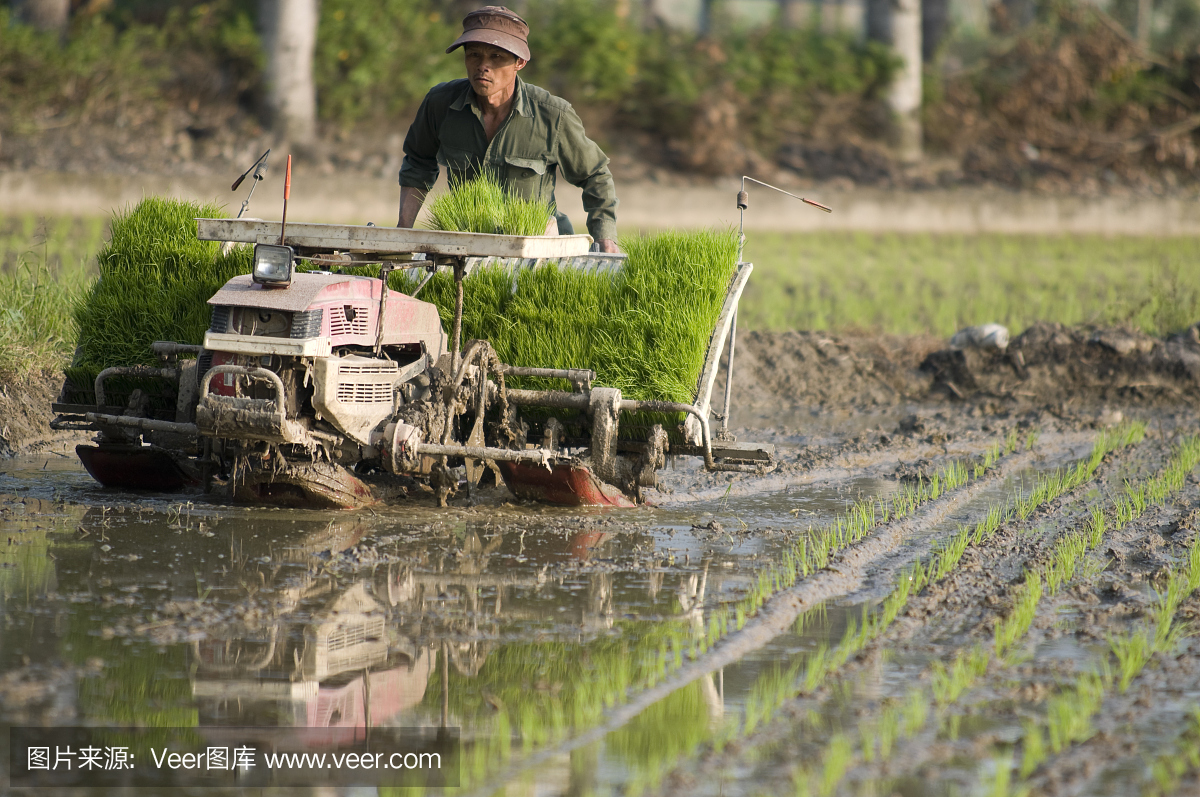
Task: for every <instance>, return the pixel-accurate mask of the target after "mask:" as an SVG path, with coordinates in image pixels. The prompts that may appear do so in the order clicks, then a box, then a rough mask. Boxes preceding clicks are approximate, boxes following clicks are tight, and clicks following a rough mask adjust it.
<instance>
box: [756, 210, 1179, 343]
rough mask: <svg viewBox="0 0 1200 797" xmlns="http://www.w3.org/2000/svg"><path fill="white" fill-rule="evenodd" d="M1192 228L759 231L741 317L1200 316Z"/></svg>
mask: <svg viewBox="0 0 1200 797" xmlns="http://www.w3.org/2000/svg"><path fill="white" fill-rule="evenodd" d="M1196 254H1197V243H1196V239H1195V237H1193V236H1180V237H1167V236H1110V235H1010V234H1004V233H986V234H921V233H918V234H904V233H888V234H874V233H865V232H832V231H831V232H803V233H770V232H757V231H756V232H755V233H754V235H752V236H750V238H749V240H747V242H746V259H747V260H750V261H752V262H753V263H754V265H755V272H754V279H753V280H751V281H750V284H749V286H747V289H746V303H745V305H744V310H743V312H742V313H741V314H740V315H739V318H738V322H739V325H743V326H745V328H747V329H758V330H762V331H770V330H778V331H785V330H792V329H814V330H817V329H826V330H870V331H878V332H883V333H887V334H899V335H913V334H917V335H920V334H934V335H940V336H949V335H953V334H954V333H955V332H956V331H957V330H959V329H962V328H963V327H964V326H967V325H970V324H982V323H986V322H990V321H995V322H997V323H1001V324H1004V325H1006V326H1007V327H1008V328H1009V329H1010V330H1011V331H1012V332H1013V333H1014V334H1015V333H1017V332H1020V331H1021V330H1023V329H1025V328H1027V327H1028V326H1030V325H1032V324H1035V323H1038V322H1045V323H1056V322H1057V323H1061V324H1064V325H1067V326H1071V325H1074V324H1097V325H1114V324H1121V325H1129V326H1133V327H1135V328H1138V329H1141V330H1143V331H1144V332H1147V333H1149V334H1152V335H1165V334H1168V333H1171V332H1176V331H1179V330H1181V329H1184V328H1186V327H1187V326H1188V325H1189V324H1191V323H1193V322H1194V321H1195V320H1196V319H1197V318H1200V290H1197V288H1196V286H1197V285H1200V258H1197V257H1196Z"/></svg>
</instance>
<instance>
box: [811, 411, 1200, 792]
mask: <svg viewBox="0 0 1200 797" xmlns="http://www.w3.org/2000/svg"><path fill="white" fill-rule="evenodd" d="M1129 431H1130V432H1131V435H1130V436H1131V437H1140V436H1141V433H1142V432H1144V427H1143V428H1142V429H1141V430H1137V429H1131V430H1129ZM1197 451H1200V449H1197V441H1196V440H1194V439H1193V440H1191V441H1188V442H1187V443H1185V445H1184V447H1183V449H1182V450H1181V452H1180V454H1179V455H1177V457H1176V458H1175V459H1174V460H1173V461H1172V462H1171V463H1170V464H1169V465H1168V466H1167V467H1166V468H1164V470H1163V471H1161V472H1160V473H1159V474H1158V475H1156V476H1155V477H1154V478H1152V479H1150V480H1148V481H1145V482H1142V483H1141V484H1139V485H1138V486H1137V487H1136V488H1135V487H1133V486H1132V485H1130V486H1127V489H1126V491H1125V493H1124V494H1123V495H1122V496H1120V497H1118V498H1117V499H1116V500H1115V501H1114V503H1113V506H1112V509H1111V514H1112V515H1113V517H1114V522H1113V525H1112V527H1111V528H1113V529H1114V530H1119V529H1120V528H1122V527H1123V526H1124V525H1125V524H1126V523H1128V522H1129V521H1130V520H1132V519H1133V518H1132V517H1131V516H1130V507H1131V506H1136V505H1137V502H1138V499H1137V498H1136V497H1137V496H1153V498H1152V499H1151V503H1162V502H1163V501H1164V500H1165V498H1166V495H1167V494H1168V493H1169V492H1173V491H1174V490H1177V489H1178V488H1179V486H1181V485H1182V479H1183V477H1184V476H1185V475H1186V473H1188V472H1190V470H1183V469H1184V468H1186V467H1187V466H1188V464H1189V463H1192V464H1193V465H1194V464H1195V463H1196V462H1198V461H1200V456H1198V455H1197V453H1196V452H1197ZM1060 483H1061V477H1060V476H1050V477H1047V478H1044V479H1043V480H1041V482H1040V483H1039V484H1038V485H1035V487H1034V489H1033V490H1032V491H1031V493H1030V495H1046V494H1048V493H1051V492H1054V491H1055V490H1054V486H1055V485H1057V484H1060ZM1076 486H1078V485H1076ZM1063 492H1065V491H1063ZM1060 494H1061V492H1060ZM1048 500H1052V499H1045V500H1042V501H1040V502H1039V504H1040V503H1045V502H1046V501H1048ZM1145 508H1146V507H1145V505H1142V508H1141V510H1136V509H1135V510H1134V511H1135V512H1136V513H1137V514H1139V515H1140V514H1141V512H1142V511H1144V510H1145ZM1015 514H1016V513H1015V512H1014V511H1013V510H1011V509H1008V510H1004V509H1001V508H1000V507H993V508H992V509H991V510H989V511H988V513H987V516H986V517H985V518H984V519H983V520H982V521H980V523H979V524H978V525H977V526H976V527H975V530H973V531H972V533H971V535H970V536H971V539H972V544H978V543H979V542H980V541H983V540H986V539H987V538H988V537H990V536H991V534H992V533H993V532H994V531H995V529H996V528H997V527H998V526H999V523H997V522H996V520H995V518H997V517H1003V521H1002V522H1009V521H1010V520H1012V519H1013V517H1014V516H1015ZM1028 514H1029V513H1026V516H1028ZM1105 529H1106V521H1105V512H1104V510H1103V508H1101V507H1097V508H1096V509H1095V510H1093V512H1092V514H1091V517H1090V518H1089V521H1088V522H1087V525H1086V528H1085V530H1084V531H1073V532H1069V533H1067V534H1065V535H1064V536H1063V537H1061V538H1060V539H1059V540H1058V541H1057V542H1056V544H1055V546H1054V548H1053V549H1052V552H1051V554H1050V557H1049V559H1048V561H1047V563H1046V564H1045V565H1044V566H1043V567H1042V568H1039V569H1036V570H1033V571H1030V572H1028V573H1027V574H1026V578H1025V581H1024V582H1023V583H1022V584H1021V585H1019V586H1018V587H1017V588H1016V590H1015V593H1016V594H1015V596H1014V598H1013V609H1012V611H1011V612H1010V613H1009V614H1008V615H1007V616H1006V617H1004V618H1002V619H1001V620H1000V621H999V622H997V624H996V626H995V630H994V640H993V650H992V651H991V652H989V651H987V650H985V649H983V648H979V647H975V648H972V649H971V650H968V651H959V653H958V654H957V655H956V656H955V657H954V660H953V661H952V662H951V663H950V664H948V665H947V664H943V663H942V662H934V663H933V664H932V665H931V667H930V669H929V676H930V682H931V687H930V692H931V695H932V699H933V702H934V703H935V704H936V705H938V706H939V707H941V708H945V707H947V706H949V705H951V704H953V703H955V702H957V701H958V700H959V698H960V697H961V696H962V695H963V694H964V693H965V692H966V691H968V690H969V689H970V688H972V687H973V686H974V685H975V684H976V683H977V682H978V681H979V679H981V678H982V677H983V675H984V674H985V673H986V672H987V670H988V667H989V665H990V664H991V662H992V661H993V660H995V661H997V662H1000V663H1001V664H1002V665H1003V664H1006V663H1008V662H1010V661H1012V660H1013V654H1014V651H1015V650H1016V648H1017V646H1018V645H1019V643H1020V642H1021V641H1022V640H1023V639H1024V638H1025V636H1026V634H1027V633H1028V631H1029V629H1030V627H1031V626H1032V623H1033V619H1034V616H1035V614H1036V611H1037V607H1038V603H1039V601H1040V599H1041V597H1042V595H1043V584H1044V583H1045V584H1055V585H1059V586H1060V585H1062V584H1064V583H1066V582H1067V581H1069V580H1070V579H1071V578H1072V576H1073V574H1074V573H1075V572H1076V571H1077V570H1078V568H1079V565H1080V561H1081V560H1082V557H1083V556H1084V555H1086V553H1087V552H1088V551H1089V550H1093V549H1095V548H1096V547H1097V546H1098V545H1099V544H1100V542H1101V540H1102V538H1103V535H1104V532H1105ZM965 536H967V535H965V534H960V535H959V536H958V539H962V538H964V537H965ZM944 550H957V546H948V547H947V548H946V549H944ZM956 560H957V558H956ZM1193 560H1195V561H1196V564H1195V565H1192V564H1191V562H1192V561H1193ZM1189 568H1195V569H1196V575H1195V576H1191V575H1189V578H1200V547H1193V550H1192V552H1190V553H1189ZM948 569H952V568H948ZM1191 572H1192V571H1191V570H1190V569H1189V574H1190V573H1191ZM1056 574H1057V575H1056ZM1186 583H1190V582H1187V581H1186V580H1184V579H1183V578H1182V577H1173V578H1172V580H1171V581H1170V585H1171V586H1169V587H1168V592H1167V593H1166V594H1165V595H1164V598H1163V601H1162V602H1161V603H1160V606H1159V609H1158V613H1157V615H1156V616H1157V617H1158V618H1165V617H1167V616H1168V614H1169V615H1170V616H1173V615H1174V609H1175V608H1176V607H1178V604H1179V602H1180V601H1181V600H1182V598H1181V597H1180V595H1181V594H1182V589H1183V586H1184V585H1185V584H1186ZM1193 589H1194V587H1193ZM1054 591H1057V586H1055V587H1054V589H1053V590H1052V591H1051V594H1053V592H1054ZM1156 622H1157V626H1156V629H1157V631H1156V633H1157V635H1156V636H1155V637H1154V640H1157V639H1159V638H1160V637H1161V638H1162V639H1163V642H1162V643H1161V644H1169V639H1170V637H1171V631H1170V621H1169V619H1166V620H1165V621H1164V620H1163V619H1158V620H1157V621H1156ZM1154 640H1151V639H1149V637H1144V635H1143V634H1142V633H1140V632H1139V633H1135V634H1134V635H1133V637H1132V642H1131V641H1130V640H1128V639H1122V640H1116V639H1113V640H1111V642H1112V643H1113V644H1114V651H1116V650H1118V649H1122V650H1125V649H1132V651H1134V652H1133V654H1132V655H1130V654H1119V655H1118V659H1122V660H1124V659H1132V658H1133V657H1136V656H1138V655H1145V652H1147V651H1153V650H1154V649H1155V645H1156V644H1158V643H1156V642H1155V641H1154ZM1139 643H1143V644H1139ZM1147 658H1148V656H1147ZM1140 663H1141V665H1142V666H1144V663H1145V661H1144V660H1140ZM1132 672H1133V670H1132V669H1125V668H1123V678H1125V677H1126V676H1125V673H1132ZM1127 677H1129V678H1131V677H1132V675H1128V676H1127ZM1122 683H1124V684H1125V685H1126V686H1127V684H1128V681H1127V680H1123V681H1122ZM1102 684H1103V681H1102V680H1100V679H1098V678H1097V677H1091V676H1088V677H1085V678H1083V679H1081V682H1080V684H1079V686H1078V692H1077V694H1075V695H1073V696H1072V699H1064V700H1059V701H1058V702H1057V703H1056V702H1055V701H1052V706H1051V709H1050V711H1049V712H1048V732H1047V733H1048V736H1049V738H1050V746H1051V749H1052V750H1053V751H1055V752H1058V751H1059V750H1061V749H1062V747H1063V745H1064V744H1065V743H1067V740H1071V739H1074V738H1075V737H1076V736H1077V735H1078V734H1080V733H1081V732H1083V730H1084V729H1085V728H1086V727H1087V726H1086V717H1084V716H1083V713H1084V712H1086V711H1089V710H1090V711H1092V712H1094V711H1095V710H1096V709H1098V707H1099V703H1098V699H1099V698H1098V697H1097V694H1098V693H1097V687H1098V686H1099V685H1102ZM1122 691H1123V688H1122ZM1099 694H1100V696H1102V691H1101V692H1100V693H1099ZM924 695H925V693H924V689H923V688H920V687H917V688H914V689H913V690H911V691H910V692H909V693H908V695H907V696H906V697H905V698H903V699H902V700H901V701H900V702H901V704H903V705H905V706H908V705H910V704H912V703H914V702H916V701H919V700H924V699H926V698H925V697H924ZM888 711H889V712H890V715H889V716H886V717H883V718H881V720H880V721H879V723H878V727H875V726H872V725H870V724H869V723H868V724H867V725H866V726H862V729H861V730H860V736H861V738H862V757H863V760H864V761H866V762H868V763H870V762H871V761H872V760H873V758H874V746H875V745H878V746H879V749H880V757H881V758H882V759H883V760H886V759H887V758H888V757H889V755H890V753H889V752H888V751H890V750H891V747H892V745H893V743H894V740H895V738H896V734H897V733H899V734H900V735H901V736H903V737H905V738H911V737H912V736H915V735H916V733H917V732H918V731H919V730H920V729H921V728H920V727H915V728H914V727H913V723H911V722H910V723H907V724H899V723H898V722H897V719H896V717H897V715H898V714H899V711H900V710H899V709H897V708H892V709H889V710H888ZM885 713H886V712H885ZM907 713H908V714H909V715H910V716H911V714H912V712H911V710H910V711H908V712H907ZM1088 716H1090V715H1088ZM955 719H956V718H955ZM1028 728H1029V724H1028V723H1027V730H1028ZM951 735H952V736H956V735H957V734H956V733H954V732H953V730H951ZM840 737H841V738H836V739H831V741H830V743H829V744H828V745H827V746H826V751H825V753H824V755H823V756H822V758H821V763H820V764H819V765H817V766H814V767H813V768H811V769H809V770H803V769H801V770H799V771H798V773H797V783H798V784H804V785H801V786H799V792H800V793H806V792H805V790H806V789H808V790H809V791H808V792H807V793H818V794H822V795H825V794H830V793H832V789H833V788H834V787H835V786H836V784H837V782H838V781H840V777H841V775H838V776H837V777H836V778H835V777H834V775H835V773H839V772H840V773H841V774H842V775H844V773H845V772H846V771H847V770H848V768H849V762H850V757H849V756H848V755H847V752H846V748H847V745H848V744H849V737H847V736H846V735H845V734H840ZM1028 738H1030V739H1031V747H1030V748H1029V751H1030V752H1029V754H1028V755H1027V756H1026V757H1025V758H1024V759H1023V760H1022V772H1021V775H1022V777H1023V776H1025V775H1027V774H1028V772H1029V771H1032V769H1033V767H1035V766H1036V765H1037V764H1038V763H1040V762H1041V761H1042V760H1044V758H1045V746H1044V744H1043V741H1042V740H1043V737H1042V735H1041V732H1040V727H1037V726H1035V730H1034V733H1033V735H1032V736H1029V737H1028ZM1010 766H1011V764H1010ZM1008 777H1009V776H1008V775H1006V774H1004V775H998V776H997V781H996V783H994V784H992V785H993V786H996V785H997V784H1000V788H1002V789H1004V788H1008V783H1009V779H1008ZM814 785H815V786H816V788H815V789H814V788H813V787H814ZM994 793H1003V792H994Z"/></svg>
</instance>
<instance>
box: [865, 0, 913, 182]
mask: <svg viewBox="0 0 1200 797" xmlns="http://www.w3.org/2000/svg"><path fill="white" fill-rule="evenodd" d="M865 17H866V19H865V24H866V35H867V38H868V39H869V40H871V41H877V42H881V43H883V44H886V45H888V46H890V47H891V48H892V49H893V50H894V51H895V53H896V56H897V58H898V59H899V61H900V66H899V68H898V69H897V70H896V71H895V72H894V73H893V75H892V82H891V85H890V86H889V87H888V90H887V100H888V105H889V106H890V107H891V110H892V113H893V115H894V117H895V125H896V131H895V132H896V135H895V144H896V152H897V155H898V156H899V158H900V160H902V161H905V162H908V163H911V162H914V161H918V160H920V159H921V156H922V149H923V147H922V133H921V96H922V95H921V62H922V47H921V27H922V25H921V23H922V20H921V0H867V9H866V15H865Z"/></svg>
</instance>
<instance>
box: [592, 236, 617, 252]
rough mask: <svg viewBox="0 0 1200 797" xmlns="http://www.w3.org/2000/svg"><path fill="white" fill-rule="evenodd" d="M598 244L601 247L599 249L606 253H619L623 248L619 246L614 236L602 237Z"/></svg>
mask: <svg viewBox="0 0 1200 797" xmlns="http://www.w3.org/2000/svg"><path fill="white" fill-rule="evenodd" d="M596 246H598V247H599V250H598V251H601V252H604V253H606V254H610V255H619V254H620V253H621V250H620V249H618V248H617V242H616V241H614V240H613V239H612V238H601V239H600V240H599V241H596Z"/></svg>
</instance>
